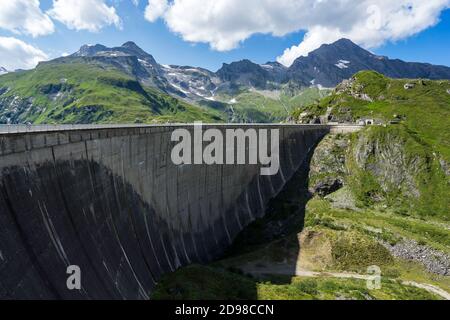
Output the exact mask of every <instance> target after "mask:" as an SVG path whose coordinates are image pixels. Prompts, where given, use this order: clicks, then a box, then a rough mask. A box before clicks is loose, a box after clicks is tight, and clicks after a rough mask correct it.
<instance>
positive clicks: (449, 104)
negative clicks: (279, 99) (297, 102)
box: [293, 71, 450, 161]
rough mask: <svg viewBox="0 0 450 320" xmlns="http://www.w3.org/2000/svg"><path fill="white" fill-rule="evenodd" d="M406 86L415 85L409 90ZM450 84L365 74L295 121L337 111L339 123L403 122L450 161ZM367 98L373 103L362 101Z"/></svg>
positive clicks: (295, 112) (374, 73)
mask: <svg viewBox="0 0 450 320" xmlns="http://www.w3.org/2000/svg"><path fill="white" fill-rule="evenodd" d="M405 84H413V85H414V87H413V88H412V89H409V90H406V89H405V88H404V86H405ZM448 90H450V81H448V80H442V81H430V80H408V79H400V80H398V79H389V78H387V77H385V76H383V75H381V74H379V73H376V72H372V71H362V72H359V73H358V74H356V75H355V76H354V80H353V81H351V82H350V83H349V84H347V85H340V86H338V87H337V89H336V90H335V91H334V92H333V94H332V95H330V96H329V97H326V98H324V99H322V100H321V101H320V103H318V104H315V105H312V106H309V107H307V108H299V109H297V110H295V111H294V113H293V116H294V118H295V119H298V118H299V115H300V114H301V113H302V112H304V111H305V110H306V111H309V112H311V113H312V114H314V115H323V114H325V112H326V110H327V108H329V107H330V108H333V111H332V113H331V114H332V115H333V116H335V118H336V119H337V120H339V119H345V118H349V119H350V120H353V121H356V120H357V119H360V118H374V119H379V120H381V121H384V122H389V121H391V120H394V119H395V118H396V117H397V118H399V119H403V123H404V124H405V126H406V130H407V131H408V132H409V133H410V134H411V135H413V136H415V137H416V138H417V139H420V140H421V141H422V142H423V143H424V144H427V145H430V146H432V147H433V149H435V150H436V151H438V152H439V153H441V154H442V155H443V157H444V158H445V159H446V160H447V161H450V121H448V119H450V94H449V93H448ZM361 94H366V95H367V96H368V97H369V98H370V100H371V101H370V100H366V99H363V98H361V97H358V95H361Z"/></svg>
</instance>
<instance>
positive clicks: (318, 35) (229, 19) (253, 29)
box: [146, 0, 450, 65]
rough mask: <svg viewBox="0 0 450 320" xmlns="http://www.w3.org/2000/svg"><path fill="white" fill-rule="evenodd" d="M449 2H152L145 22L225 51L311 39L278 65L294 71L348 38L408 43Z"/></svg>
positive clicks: (290, 51) (371, 43) (367, 42)
mask: <svg viewBox="0 0 450 320" xmlns="http://www.w3.org/2000/svg"><path fill="white" fill-rule="evenodd" d="M449 7H450V0H427V1H423V0H396V1H392V0H361V1H351V0H245V1H242V0H173V1H170V2H168V1H167V0H150V1H149V5H148V7H147V9H146V18H147V20H149V21H152V22H153V21H155V20H157V19H158V18H163V19H164V20H165V22H166V23H167V26H168V27H169V29H170V30H171V31H172V32H175V33H177V34H179V35H181V37H182V38H183V39H184V40H186V41H189V42H203V43H209V44H210V46H211V48H213V49H215V50H219V51H226V50H231V49H234V48H236V47H237V46H238V45H239V44H240V42H242V41H244V40H246V39H248V38H249V37H250V36H252V35H254V34H257V33H263V34H272V35H274V36H284V35H286V34H289V33H291V32H295V31H305V32H306V35H305V38H304V39H303V41H302V42H301V43H300V44H299V45H298V46H293V47H292V48H288V49H287V50H286V51H285V52H284V54H283V55H282V56H280V57H279V58H278V61H280V62H281V63H283V64H285V65H290V64H291V63H292V62H293V61H294V60H295V58H297V57H299V56H301V55H307V54H308V53H309V52H311V51H312V50H314V49H317V48H318V47H319V46H320V45H321V44H324V43H331V42H333V41H335V40H338V39H339V38H341V37H346V38H349V39H351V40H353V41H354V42H356V43H358V44H359V45H362V46H364V47H366V48H374V47H377V46H379V45H381V44H383V43H384V42H386V41H395V40H399V39H405V38H407V37H409V36H412V35H414V34H417V33H418V32H420V31H423V30H425V29H427V28H429V27H430V26H433V25H435V24H436V23H437V22H438V19H439V15H440V13H441V12H442V11H443V10H444V9H446V8H449Z"/></svg>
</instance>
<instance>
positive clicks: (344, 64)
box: [335, 60, 350, 69]
mask: <svg viewBox="0 0 450 320" xmlns="http://www.w3.org/2000/svg"><path fill="white" fill-rule="evenodd" d="M348 64H350V61H347V60H339V61H338V63H336V64H335V66H336V67H338V68H339V69H347V68H348Z"/></svg>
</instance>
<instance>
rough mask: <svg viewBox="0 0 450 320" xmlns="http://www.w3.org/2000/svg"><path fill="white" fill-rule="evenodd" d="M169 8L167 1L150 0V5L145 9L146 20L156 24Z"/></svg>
mask: <svg viewBox="0 0 450 320" xmlns="http://www.w3.org/2000/svg"><path fill="white" fill-rule="evenodd" d="M168 8H169V3H168V1H167V0H148V5H147V7H146V8H145V18H146V19H147V20H148V21H150V22H155V21H156V20H158V18H160V17H161V16H162V15H164V13H165V12H166V11H167V9H168Z"/></svg>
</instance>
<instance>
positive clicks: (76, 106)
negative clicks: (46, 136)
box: [0, 47, 226, 124]
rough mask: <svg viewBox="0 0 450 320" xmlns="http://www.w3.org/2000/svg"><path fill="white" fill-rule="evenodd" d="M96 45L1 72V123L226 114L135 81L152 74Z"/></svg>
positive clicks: (207, 118)
mask: <svg viewBox="0 0 450 320" xmlns="http://www.w3.org/2000/svg"><path fill="white" fill-rule="evenodd" d="M97 49H100V47H96V48H87V47H86V48H84V49H83V51H82V52H79V53H77V54H76V55H74V56H72V57H65V58H60V59H56V60H53V61H50V62H45V63H41V64H39V65H38V66H37V67H36V69H34V70H30V71H23V72H19V73H18V72H16V73H9V74H5V75H2V76H1V77H0V123H1V124H5V123H6V124H8V123H12V124H17V123H34V124H44V123H50V124H58V123H62V124H65V123H69V124H91V123H166V122H193V121H204V122H223V121H225V120H226V118H225V117H224V114H223V113H222V112H220V111H216V110H213V109H205V108H201V107H198V106H193V105H190V104H188V103H186V102H184V101H181V100H179V99H176V98H174V97H172V96H170V95H168V94H167V93H164V92H162V91H161V90H158V89H156V88H155V87H153V86H149V85H148V83H149V82H146V81H139V79H141V78H140V77H145V78H142V79H143V80H146V79H147V80H149V81H151V80H152V75H151V73H150V70H149V69H150V68H146V67H144V66H143V65H142V64H141V63H139V61H138V60H137V58H136V56H127V55H123V56H120V57H118V56H117V57H116V56H114V53H113V52H112V51H108V53H106V52H105V53H101V52H102V51H97ZM101 49H102V50H104V48H101ZM96 51H97V52H96ZM94 52H95V53H94ZM117 52H118V51H117ZM86 54H87V55H93V56H87V55H86ZM111 54H112V55H113V56H110V55H111ZM147 61H150V58H149V57H147Z"/></svg>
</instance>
